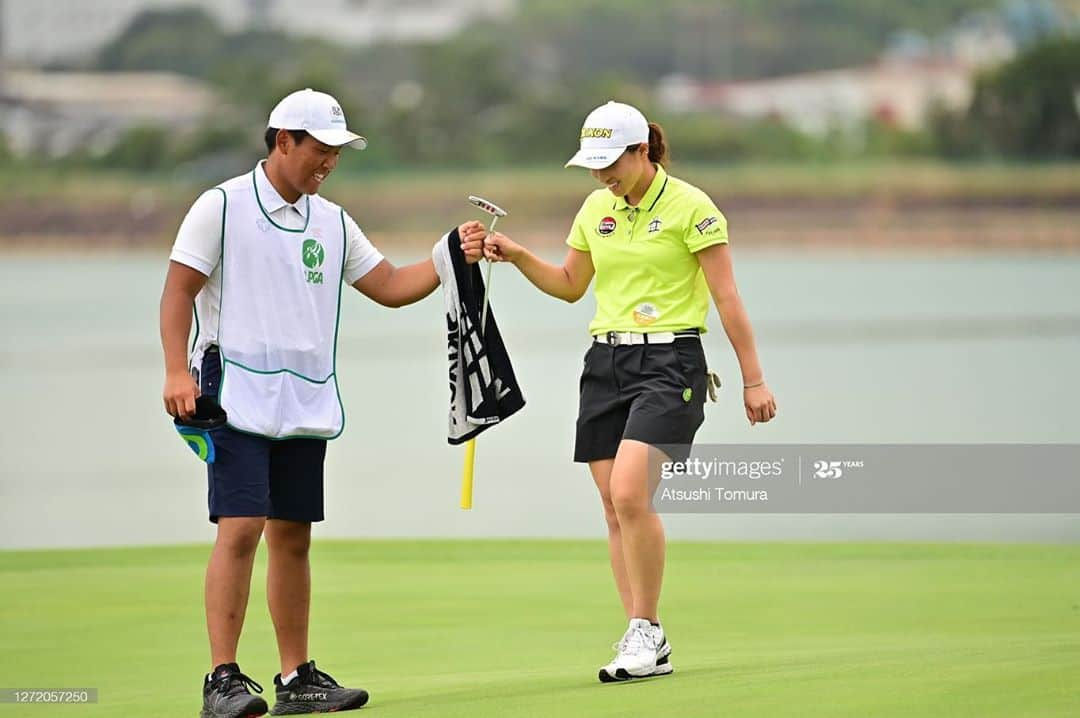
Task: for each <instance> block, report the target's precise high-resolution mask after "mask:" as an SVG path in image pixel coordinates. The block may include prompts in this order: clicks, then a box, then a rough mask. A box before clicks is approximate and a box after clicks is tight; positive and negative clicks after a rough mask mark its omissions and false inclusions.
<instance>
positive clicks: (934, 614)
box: [0, 541, 1080, 718]
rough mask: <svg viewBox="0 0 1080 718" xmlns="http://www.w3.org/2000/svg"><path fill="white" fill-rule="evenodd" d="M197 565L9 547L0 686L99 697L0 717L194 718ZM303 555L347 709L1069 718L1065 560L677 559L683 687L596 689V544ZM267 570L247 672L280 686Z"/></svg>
mask: <svg viewBox="0 0 1080 718" xmlns="http://www.w3.org/2000/svg"><path fill="white" fill-rule="evenodd" d="M208 552H209V547H207V546H195V547H177V548H138V549H103V550H82V551H40V552H31V551H28V552H5V553H0V580H2V582H3V596H2V598H0V636H2V647H3V650H2V653H0V675H2V678H0V686H3V687H8V688H11V687H23V688H61V687H63V688H75V687H79V688H89V687H93V688H97V689H99V691H100V701H99V703H97V704H95V705H83V706H47V705H37V706H26V705H21V706H20V705H10V704H0V718H6V717H7V716H78V717H80V718H82V717H83V716H85V717H87V718H90V717H92V716H117V717H119V716H123V717H125V718H135V717H138V718H170V717H172V716H185V717H187V718H193V717H194V716H197V715H198V712H199V706H200V686H199V682H200V678H201V673H202V672H205V671H206V670H207V669H208V666H207V665H206V662H207V660H208V658H207V649H206V638H205V630H204V624H203V614H202V576H203V571H204V568H205V561H206V558H207V555H208ZM312 555H313V589H314V590H313V607H312V618H313V621H312V624H313V625H312V650H313V656H312V657H313V658H315V659H316V660H317V661H318V663H319V666H320V667H321V668H323V669H324V670H327V671H328V672H330V673H331V674H332V675H334V676H335V677H336V678H337V679H338V680H340V681H341V682H342V683H344V684H346V685H350V686H360V687H364V688H367V689H368V690H369V691H370V692H371V694H372V701H371V704H370V705H369V706H368V707H367V708H364V709H363V711H361V713H360V715H362V714H364V713H372V712H373V713H375V714H376V715H379V716H383V717H385V718H391V717H393V716H408V717H410V718H419V717H422V716H439V717H442V718H448V717H453V716H462V717H464V716H468V717H469V718H485V717H488V716H490V717H496V716H497V717H500V718H501V717H504V716H566V717H572V718H577V717H579V716H628V715H634V716H642V717H645V716H650V717H655V718H668V717H669V716H671V717H675V716H726V717H731V718H735V717H737V716H762V717H766V716H767V717H769V718H776V717H777V716H798V717H799V718H815V717H822V718H824V717H826V716H828V717H829V718H839V717H845V716H851V717H854V716H859V717H864V718H865V717H873V718H880V717H896V718H901V717H903V718H912V717H919V718H929V717H932V716H949V717H950V718H956V717H964V716H970V717H971V718H976V717H977V718H993V717H1002V718H1004V717H1006V716H1008V717H1010V718H1011V717H1014V716H1025V717H1036V716H1038V717H1042V716H1062V717H1065V716H1077V715H1080V547H1076V546H1036V545H1023V546H1016V545H925V544H876V543H875V544H866V543H863V544H858V543H851V544H743V543H733V544H729V543H713V544H701V543H695V544H689V543H673V544H672V545H671V546H670V551H669V558H668V569H667V574H666V584H665V593H664V596H663V598H662V602H661V612H662V617H663V618H664V624H665V628H666V629H667V632H668V635H669V637H670V640H671V643H672V646H673V648H674V653H673V655H672V662H673V664H674V666H675V674H674V675H673V676H670V677H667V678H661V679H655V680H652V681H647V682H640V683H634V684H622V685H601V684H599V683H598V682H596V669H597V667H598V666H599V665H601V664H602V663H604V662H606V661H607V660H608V659H609V658H610V657H611V651H610V645H611V644H612V643H613V642H614V641H616V640H617V639H618V638H619V636H620V635H621V633H622V631H623V629H624V626H625V622H624V620H623V617H622V616H621V611H620V609H619V607H618V604H617V599H616V596H615V591H614V588H613V586H612V581H611V579H610V576H609V572H608V568H607V558H606V547H605V545H604V544H603V543H600V542H566V541H453V542H439V541H348V542H344V541H342V542H337V541H316V543H315V545H314V547H313V551H312ZM264 559H265V548H261V549H260V560H259V564H258V566H257V567H256V572H255V578H254V581H253V584H254V585H253V590H252V599H251V607H250V609H249V612H248V619H247V624H246V628H245V634H244V637H243V639H242V641H241V647H240V664H241V667H242V668H243V669H244V670H245V672H246V673H248V674H249V675H250V676H251V677H252V678H254V679H255V680H256V681H258V682H259V683H261V684H262V685H263V686H264V688H266V689H267V693H268V694H272V690H273V689H272V681H271V679H272V676H273V674H274V673H275V672H277V670H278V666H277V656H276V652H275V648H274V642H273V631H272V628H271V625H270V620H269V616H268V615H267V610H266V604H265V593H264V590H263V586H262V583H263V581H264V578H265V563H264ZM264 695H265V694H264ZM267 697H268V698H269V699H270V701H269V702H271V703H272V695H268V696H267Z"/></svg>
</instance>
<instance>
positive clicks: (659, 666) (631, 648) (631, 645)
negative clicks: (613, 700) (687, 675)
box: [600, 618, 674, 683]
mask: <svg viewBox="0 0 1080 718" xmlns="http://www.w3.org/2000/svg"><path fill="white" fill-rule="evenodd" d="M614 648H615V658H614V659H612V661H611V663H609V664H607V665H606V666H604V667H603V668H601V669H600V681H601V682H602V683H614V682H616V681H629V680H633V679H635V678H649V677H651V676H666V675H667V674H669V673H671V672H672V671H673V670H674V667H673V666H672V665H671V644H670V643H668V641H667V637H666V636H665V635H664V629H663V628H662V627H660V626H654V625H652V624H651V623H649V622H648V621H647V620H645V619H644V618H631V619H630V626H629V627H628V628H627V629H626V633H624V634H623V637H622V640H620V641H619V642H618V643H616V644H615V646H614Z"/></svg>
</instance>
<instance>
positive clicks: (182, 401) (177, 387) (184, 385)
mask: <svg viewBox="0 0 1080 718" xmlns="http://www.w3.org/2000/svg"><path fill="white" fill-rule="evenodd" d="M198 396H199V386H198V385H197V384H196V383H195V379H194V377H192V376H191V374H188V373H187V372H186V371H184V372H176V373H175V374H169V375H166V377H165V391H164V392H163V398H164V399H165V411H166V412H168V414H169V415H170V416H178V417H180V418H181V419H190V418H191V416H192V415H193V414H194V413H195V399H196V398H198Z"/></svg>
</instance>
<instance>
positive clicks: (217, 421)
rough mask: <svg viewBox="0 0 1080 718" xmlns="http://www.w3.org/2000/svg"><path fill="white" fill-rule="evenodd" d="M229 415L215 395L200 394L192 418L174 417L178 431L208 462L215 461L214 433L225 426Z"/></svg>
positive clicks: (201, 457) (196, 452)
mask: <svg viewBox="0 0 1080 718" xmlns="http://www.w3.org/2000/svg"><path fill="white" fill-rule="evenodd" d="M227 418H228V417H227V416H226V414H225V410H224V409H222V408H221V406H220V405H219V404H218V403H217V397H215V396H200V397H199V398H198V399H196V400H195V414H194V415H193V416H192V417H191V418H190V419H180V418H175V419H173V426H175V427H176V433H178V434H180V438H181V439H183V440H184V443H186V444H187V445H188V447H189V448H190V449H191V450H192V451H194V452H195V455H196V456H198V457H199V458H200V459H202V460H203V461H205V462H206V463H208V464H212V463H214V458H215V454H214V433H215V432H217V431H218V430H219V429H221V428H222V427H224V426H225V421H226V419H227Z"/></svg>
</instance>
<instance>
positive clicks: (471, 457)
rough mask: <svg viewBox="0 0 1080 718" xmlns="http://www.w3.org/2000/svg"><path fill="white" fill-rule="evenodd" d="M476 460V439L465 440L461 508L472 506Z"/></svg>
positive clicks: (466, 508) (467, 508)
mask: <svg viewBox="0 0 1080 718" xmlns="http://www.w3.org/2000/svg"><path fill="white" fill-rule="evenodd" d="M475 460H476V439H469V440H468V441H466V442H465V468H464V469H462V471H461V508H463V509H465V510H466V511H467V510H469V509H471V508H472V478H473V463H474V462H475Z"/></svg>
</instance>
